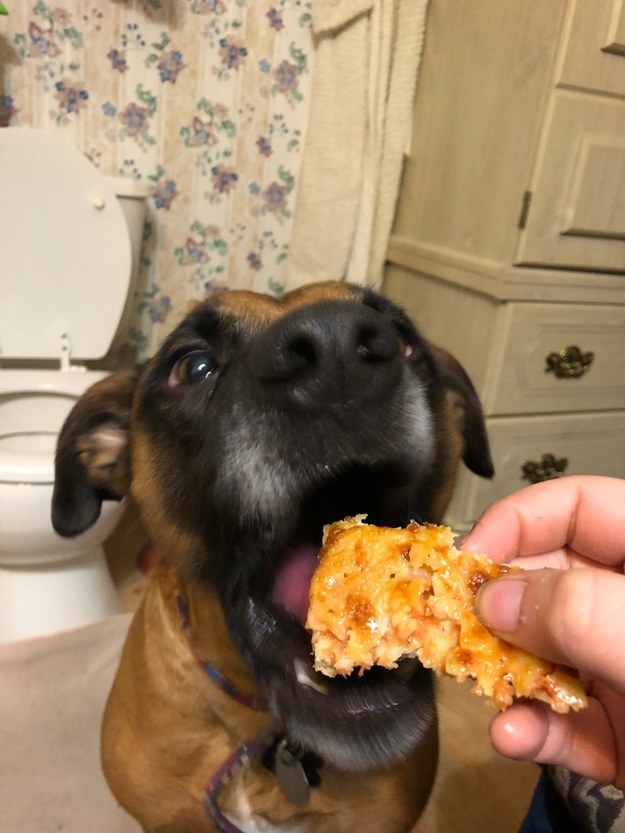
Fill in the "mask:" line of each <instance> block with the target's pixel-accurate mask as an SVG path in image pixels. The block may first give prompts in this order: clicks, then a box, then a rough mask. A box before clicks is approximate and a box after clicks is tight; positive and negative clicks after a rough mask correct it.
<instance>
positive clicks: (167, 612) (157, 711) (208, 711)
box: [58, 284, 481, 833]
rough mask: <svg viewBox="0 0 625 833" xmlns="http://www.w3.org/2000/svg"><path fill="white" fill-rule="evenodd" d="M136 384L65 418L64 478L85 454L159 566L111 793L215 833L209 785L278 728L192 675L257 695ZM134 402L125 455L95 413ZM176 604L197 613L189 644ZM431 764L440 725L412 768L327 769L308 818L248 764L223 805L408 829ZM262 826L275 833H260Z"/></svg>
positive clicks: (255, 313) (338, 291) (244, 304)
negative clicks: (206, 803)
mask: <svg viewBox="0 0 625 833" xmlns="http://www.w3.org/2000/svg"><path fill="white" fill-rule="evenodd" d="M350 298H352V293H351V291H350V290H349V289H348V287H346V286H345V285H342V284H322V285H315V286H312V287H307V288H305V289H303V290H300V291H298V292H295V293H291V294H290V295H287V296H286V297H285V299H284V300H283V301H282V302H278V301H275V300H272V299H270V298H268V297H265V296H260V295H257V294H255V293H247V292H236V293H235V292H232V293H224V294H223V295H222V296H220V298H219V301H218V303H217V307H218V308H219V310H220V311H222V312H223V313H225V314H227V315H228V316H234V317H235V318H236V319H237V321H238V322H243V324H244V326H245V327H246V329H247V330H249V331H250V332H256V331H260V330H262V329H263V328H264V327H266V326H267V324H268V323H270V322H272V321H275V320H276V319H277V318H278V317H279V316H281V315H284V314H285V311H286V310H292V309H295V308H298V307H301V306H304V305H308V304H311V303H314V302H316V301H318V300H325V299H346V300H347V299H350ZM436 356H437V360H438V361H439V362H440V363H441V365H444V366H445V367H446V371H445V372H448V373H450V374H452V375H453V374H457V373H459V372H460V371H459V370H458V366H457V363H455V360H454V359H452V358H451V357H450V356H448V355H447V354H444V353H443V352H442V351H441V352H438V353H437V354H436ZM139 378H140V373H139V372H138V371H137V372H135V371H124V372H120V373H118V374H116V375H114V376H112V377H111V378H110V379H107V380H105V381H103V382H101V383H100V384H98V385H96V386H95V387H94V388H92V389H91V390H90V391H89V392H88V393H87V394H86V395H85V396H84V397H83V399H82V400H81V401H80V402H79V404H78V405H77V406H76V408H75V411H74V413H73V414H72V415H71V416H70V418H69V419H68V423H67V425H66V428H65V429H64V432H63V435H62V437H61V441H60V444H59V452H58V454H59V466H62V465H63V461H64V460H66V459H67V458H68V456H69V455H70V454H73V455H74V456H76V455H77V457H78V460H79V462H80V465H81V466H82V467H83V468H84V469H85V471H86V473H87V478H88V480H89V482H90V483H91V484H92V485H94V486H96V487H97V488H104V487H106V490H107V491H108V493H109V494H110V495H111V496H114V497H118V498H119V497H121V496H123V495H124V494H126V493H128V491H130V492H131V493H132V496H133V499H134V501H135V502H136V504H137V506H138V508H139V511H140V513H141V516H142V519H143V521H144V523H145V525H146V527H147V529H148V532H149V534H150V537H151V540H152V541H154V542H155V544H156V547H157V550H158V555H159V558H158V565H157V567H156V568H155V573H154V576H153V579H152V581H151V583H150V586H149V588H148V591H147V594H146V596H145V598H144V600H143V603H142V604H141V607H140V609H139V611H138V612H137V614H136V616H135V617H134V619H133V622H132V625H131V627H130V631H129V634H128V638H127V641H126V644H125V647H124V650H123V655H122V658H121V663H120V666H119V671H118V673H117V677H116V679H115V682H114V686H113V689H112V692H111V694H110V697H109V701H108V705H107V708H106V714H105V717H104V725H103V736H102V761H103V767H104V772H105V774H106V778H107V781H108V783H109V785H110V787H111V790H112V791H113V793H114V794H115V796H116V797H117V799H118V801H119V802H120V803H121V804H122V805H123V806H124V807H125V808H126V809H127V810H128V811H129V812H130V813H131V814H132V815H134V816H135V817H136V818H137V819H138V820H139V821H140V823H141V825H142V827H143V829H144V830H145V831H146V833H157V831H158V833H201V832H202V831H203V832H205V833H206V832H207V831H212V830H213V829H214V828H213V827H212V826H211V824H210V823H209V822H208V821H207V818H206V815H205V812H204V809H203V799H204V792H205V787H206V782H207V781H208V779H209V778H210V776H211V775H212V774H213V773H214V772H215V771H216V770H217V769H218V768H219V767H220V766H221V765H222V763H223V762H224V761H225V760H226V759H227V758H228V756H229V755H230V754H231V753H232V751H233V749H235V748H236V747H237V746H238V745H239V744H241V743H242V742H244V741H246V740H248V739H250V738H252V737H254V736H256V735H257V734H258V733H259V732H261V731H262V730H263V729H265V728H267V727H268V726H269V725H270V724H271V722H272V720H273V718H272V717H271V716H270V715H269V714H267V713H263V712H259V711H254V710H252V709H250V708H247V707H246V706H244V705H241V704H239V703H237V702H235V701H234V700H232V699H230V697H228V696H227V695H226V694H225V693H223V692H222V691H221V690H220V689H219V688H217V687H216V686H215V685H213V683H212V682H211V681H210V680H209V679H208V678H207V677H206V675H205V673H204V672H203V670H202V669H201V668H200V666H199V664H198V658H201V659H208V660H210V661H211V662H212V663H213V665H215V666H216V667H218V668H219V669H220V670H221V671H222V673H224V674H225V675H226V676H227V677H228V678H229V679H230V680H231V681H232V682H233V683H234V684H235V685H236V686H237V687H238V688H239V689H240V690H242V691H244V692H247V693H250V694H252V693H255V694H259V693H260V692H259V689H258V687H257V686H256V684H255V682H254V681H253V680H252V679H251V677H250V675H249V673H248V671H247V669H246V667H245V665H244V663H243V660H242V659H241V657H240V655H239V653H238V651H237V649H236V647H235V646H234V644H233V642H232V638H231V636H230V632H229V629H228V626H227V624H226V621H225V618H224V613H223V609H222V605H221V600H220V598H219V596H218V594H217V593H216V592H215V591H214V590H213V589H211V587H210V586H208V585H206V584H205V583H200V582H195V581H192V580H190V579H189V577H188V574H187V572H186V566H187V565H188V563H189V560H190V558H191V554H192V553H193V552H194V551H195V550H197V549H198V548H199V547H201V546H202V542H201V540H199V539H198V538H197V537H196V536H195V535H194V533H193V532H192V531H189V530H182V529H181V528H179V526H178V525H177V524H176V523H175V522H172V521H171V519H170V515H169V513H168V511H167V507H166V506H165V505H164V504H163V496H162V490H161V489H160V483H161V480H162V478H166V477H167V460H166V458H165V457H163V456H162V455H161V450H160V449H159V447H155V445H154V443H153V441H152V438H151V436H150V434H149V432H147V431H146V430H145V428H144V426H142V425H141V423H140V422H139V421H138V420H137V419H136V415H135V412H136V408H137V402H138V397H140V396H141V386H140V384H138V380H139ZM452 387H453V385H452ZM136 391H138V392H136ZM133 397H134V406H133V407H132V408H131V409H130V415H129V416H128V414H126V416H124V417H123V419H125V420H126V422H127V423H128V429H127V430H128V431H129V434H130V442H129V444H128V445H127V444H126V442H125V440H124V439H123V431H121V432H120V430H119V419H117V418H115V419H113V424H111V421H110V420H105V421H104V423H102V421H99V422H98V423H97V425H96V426H95V427H94V428H93V429H91V427H90V424H91V420H92V419H93V418H94V415H95V414H98V413H102V412H106V413H111V412H112V413H113V416H115V413H116V411H120V413H121V412H123V411H124V408H125V407H126V410H128V406H129V405H130V402H131V401H132V399H133ZM465 406H466V403H465V402H464V400H463V399H462V396H461V395H460V394H458V392H454V391H453V390H452V389H451V388H450V390H449V393H448V396H447V399H446V401H445V404H444V405H443V407H442V412H441V413H440V414H438V419H437V423H436V429H435V430H436V431H437V432H438V436H439V438H444V444H445V447H446V448H447V452H448V453H447V455H446V457H445V460H444V461H443V462H441V465H440V466H439V467H437V468H435V471H434V472H433V474H432V478H431V490H432V492H433V496H434V500H433V503H432V506H433V507H434V508H433V510H432V512H433V515H434V516H435V517H432V518H428V520H437V519H440V518H441V517H442V514H443V512H444V509H445V507H446V505H447V502H448V500H449V497H450V494H451V492H452V489H453V484H454V481H455V476H456V469H457V466H458V463H459V461H460V460H461V458H462V456H463V453H464V451H465V439H464V436H465V435H466V419H467V416H466V413H465ZM479 418H480V419H481V414H480V416H479ZM123 419H122V421H123ZM127 448H129V449H130V454H131V457H129V456H128V451H127ZM177 598H180V599H182V600H183V602H184V603H185V604H186V607H187V609H188V613H189V624H190V628H189V633H188V634H186V635H185V633H184V631H183V629H182V628H181V622H180V613H179V609H178V606H177ZM436 756H437V736H436V726H435V724H432V726H431V729H430V730H429V731H428V732H427V733H426V736H425V737H424V738H423V740H422V742H421V743H420V745H419V746H418V747H417V748H416V749H415V750H414V751H413V752H412V754H411V755H410V757H409V758H408V759H407V760H405V761H402V762H399V763H397V764H394V765H393V766H391V767H390V768H386V769H381V770H377V771H368V772H362V771H360V772H347V771H344V770H338V769H336V768H334V767H332V766H330V765H324V766H323V770H322V780H321V785H320V786H319V787H318V788H315V789H313V790H312V792H311V798H310V801H309V803H308V804H306V805H305V806H303V807H298V806H296V805H294V804H292V803H291V802H290V801H289V800H288V799H287V798H285V797H284V795H283V794H282V792H281V790H280V789H279V787H278V784H277V781H276V777H275V775H274V774H273V773H272V772H271V771H270V770H269V769H267V768H265V767H264V766H263V765H262V763H261V762H260V761H258V760H254V761H252V762H251V763H250V764H249V765H248V766H246V767H244V769H243V770H242V772H241V773H240V774H239V775H238V776H237V778H236V779H235V780H234V781H233V782H232V783H231V784H229V785H228V787H227V788H226V790H225V792H224V794H223V796H222V798H221V799H220V803H221V805H222V807H223V808H224V809H225V810H228V811H230V813H231V814H232V815H234V816H237V817H239V818H242V819H245V818H247V819H248V822H247V824H249V825H250V826H249V828H248V827H245V829H250V830H255V829H258V830H260V829H262V830H284V831H300V830H301V831H309V833H353V831H362V833H367V832H368V831H370V833H374V831H376V833H377V831H380V830H385V831H408V830H409V829H410V828H411V827H412V824H413V823H414V820H415V819H416V818H417V817H418V815H419V813H420V811H421V809H422V808H423V806H424V805H425V803H426V801H427V797H428V795H429V792H430V789H431V786H432V782H433V778H434V771H435V761H436ZM254 819H263V820H265V821H266V822H267V823H269V825H270V827H260V826H259V827H255V826H254V821H253V820H254Z"/></svg>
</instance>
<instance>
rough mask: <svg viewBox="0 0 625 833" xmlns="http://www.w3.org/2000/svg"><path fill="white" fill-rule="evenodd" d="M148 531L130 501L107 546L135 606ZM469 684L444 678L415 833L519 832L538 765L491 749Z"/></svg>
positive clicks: (482, 709) (483, 707) (126, 600)
mask: <svg viewBox="0 0 625 833" xmlns="http://www.w3.org/2000/svg"><path fill="white" fill-rule="evenodd" d="M147 543H148V539H147V536H146V534H145V532H144V530H143V528H142V527H141V524H140V523H139V521H138V520H137V518H136V515H135V514H134V512H133V510H132V507H130V508H129V511H128V512H126V515H125V516H124V518H123V520H122V522H121V524H120V525H119V527H118V529H117V531H116V533H115V534H114V536H113V537H112V538H111V539H110V540H109V542H108V544H107V557H108V560H109V566H110V569H111V573H112V575H113V580H114V581H115V584H116V586H117V588H118V590H119V594H120V597H121V601H122V605H123V607H124V609H125V610H126V611H129V612H133V611H134V610H136V608H137V607H138V605H139V603H140V601H141V598H142V596H143V593H144V592H145V588H146V587H147V583H148V581H149V579H148V576H147V571H148V566H149V565H148V564H146V563H145V562H146V557H145V553H146V551H145V547H146V545H147ZM469 689H470V686H469V685H459V684H458V683H457V682H455V681H454V680H441V681H440V683H439V715H440V734H441V754H440V762H439V771H438V777H437V781H436V786H435V789H434V794H433V796H432V800H431V801H430V804H429V805H428V808H427V810H426V812H425V814H424V816H423V818H422V819H421V821H420V823H419V824H418V825H417V827H416V828H415V830H414V833H458V831H464V830H467V831H471V830H479V831H481V833H517V831H518V829H519V826H520V824H521V821H522V819H523V817H524V815H525V812H526V810H527V807H528V805H529V801H530V797H531V794H532V791H533V788H534V785H535V783H536V779H537V777H538V769H537V767H536V766H535V765H533V764H529V763H519V762H515V761H508V760H506V759H504V758H501V757H499V756H498V755H496V754H495V752H494V751H493V750H492V748H491V745H490V741H489V738H488V723H489V721H490V718H491V716H492V714H493V712H492V710H491V709H490V708H489V707H488V705H487V704H486V703H485V702H484V700H483V699H482V698H480V697H476V696H475V695H473V694H471V692H470V690H469Z"/></svg>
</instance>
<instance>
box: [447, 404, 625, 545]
mask: <svg viewBox="0 0 625 833" xmlns="http://www.w3.org/2000/svg"><path fill="white" fill-rule="evenodd" d="M487 430H488V436H489V438H490V443H491V449H492V454H493V460H494V463H495V477H494V478H493V479H492V480H491V481H487V480H484V479H482V478H479V477H476V476H475V475H474V474H471V473H470V472H463V473H462V475H461V477H460V480H459V483H458V488H457V490H456V494H455V496H454V499H453V502H452V505H451V506H450V508H449V511H448V513H447V520H448V522H449V523H450V525H451V526H452V527H453V528H454V529H457V530H459V531H462V530H465V529H467V528H468V527H469V526H470V525H471V524H472V523H473V521H474V520H475V519H476V518H477V517H478V516H479V514H480V512H482V510H483V509H485V508H486V507H487V506H488V505H489V504H490V503H492V502H493V501H495V500H497V499H498V498H500V497H503V496H504V495H507V494H510V493H511V492H515V491H517V490H518V489H521V488H522V487H523V486H527V485H529V483H530V480H529V479H527V476H525V477H524V469H525V471H528V469H530V470H531V469H532V464H535V466H536V467H537V468H538V469H540V468H541V467H543V468H546V467H547V468H548V461H545V460H544V459H542V458H544V457H545V455H552V456H553V458H554V459H555V461H556V464H560V467H561V468H564V474H567V475H568V474H601V475H609V476H613V477H625V413H623V412H616V413H605V414H579V415H567V416H534V417H493V418H490V419H488V420H487ZM562 461H566V465H564V463H563V462H562Z"/></svg>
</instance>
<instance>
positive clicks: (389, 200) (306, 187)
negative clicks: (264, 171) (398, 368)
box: [286, 0, 428, 288]
mask: <svg viewBox="0 0 625 833" xmlns="http://www.w3.org/2000/svg"><path fill="white" fill-rule="evenodd" d="M427 3H428V0H313V2H312V21H313V33H314V36H315V64H314V78H313V84H312V93H311V103H310V114H309V121H308V131H307V135H306V142H305V146H304V154H303V158H302V165H301V170H300V179H299V183H298V193H297V201H296V207H295V216H294V223H293V230H292V236H291V245H290V253H289V260H288V263H287V272H286V278H287V286H288V288H293V287H295V286H299V285H301V284H303V283H308V282H310V281H314V280H325V279H330V278H332V279H336V280H340V279H343V278H347V279H348V280H350V281H353V282H356V283H367V284H376V283H378V282H379V281H380V280H381V276H382V269H383V265H384V259H385V254H386V248H387V245H388V238H389V235H390V230H391V225H392V221H393V216H394V212H395V205H396V201H397V193H398V190H399V182H400V177H401V169H402V163H403V158H404V152H405V150H406V147H407V144H408V141H409V135H410V126H411V123H412V104H413V98H414V90H415V85H416V79H417V74H418V68H419V64H420V59H421V52H422V46H423V38H424V32H425V22H426V15H427Z"/></svg>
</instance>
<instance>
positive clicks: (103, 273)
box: [0, 127, 131, 359]
mask: <svg viewBox="0 0 625 833" xmlns="http://www.w3.org/2000/svg"><path fill="white" fill-rule="evenodd" d="M0 264H1V268H0V359H2V358H24V359H36V358H40V359H41V358H59V356H60V355H61V345H62V341H63V339H64V338H65V339H66V343H68V347H69V351H70V355H71V357H72V358H77V359H95V358H100V357H101V356H103V355H104V354H105V353H106V351H107V350H108V348H109V346H110V344H111V342H112V340H113V337H114V335H115V332H116V330H117V325H118V323H119V320H120V318H121V315H122V312H123V309H124V305H125V301H126V295H127V292H128V287H129V284H130V270H131V250H130V237H129V233H128V227H127V224H126V221H125V218H124V215H123V212H122V209H121V207H120V205H119V203H118V201H117V198H116V197H115V194H114V192H113V190H112V188H111V186H110V184H109V183H108V182H107V180H106V178H105V177H104V176H103V175H102V174H101V173H100V172H99V171H98V170H97V169H96V168H95V167H94V166H93V165H92V164H91V163H90V162H88V160H87V159H86V158H85V157H84V156H83V155H82V154H81V153H80V152H78V151H77V150H76V149H75V148H73V147H72V146H70V145H68V144H66V143H65V142H64V141H62V140H61V139H59V138H58V137H57V136H54V135H51V134H49V133H45V132H43V131H39V130H32V129H30V128H22V127H4V128H2V129H0Z"/></svg>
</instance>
